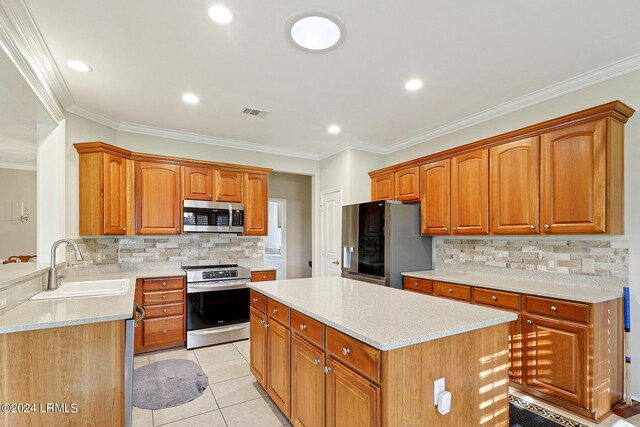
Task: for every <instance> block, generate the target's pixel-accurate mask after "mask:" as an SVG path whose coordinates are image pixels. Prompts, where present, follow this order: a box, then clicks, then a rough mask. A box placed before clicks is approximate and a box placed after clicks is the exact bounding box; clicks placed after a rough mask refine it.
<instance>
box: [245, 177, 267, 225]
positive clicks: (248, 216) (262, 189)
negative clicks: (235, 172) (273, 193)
mask: <svg viewBox="0 0 640 427" xmlns="http://www.w3.org/2000/svg"><path fill="white" fill-rule="evenodd" d="M268 179H269V178H268V175H267V174H262V173H246V174H244V233H243V234H244V235H246V236H266V235H267V233H268V232H269V225H268V220H269V217H268V214H269V211H268V208H269V196H268V186H269V182H268Z"/></svg>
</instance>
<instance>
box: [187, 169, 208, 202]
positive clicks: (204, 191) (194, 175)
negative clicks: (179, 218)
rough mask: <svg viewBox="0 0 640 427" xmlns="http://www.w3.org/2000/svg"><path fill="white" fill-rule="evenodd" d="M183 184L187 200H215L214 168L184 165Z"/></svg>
mask: <svg viewBox="0 0 640 427" xmlns="http://www.w3.org/2000/svg"><path fill="white" fill-rule="evenodd" d="M182 185H183V186H184V190H183V191H184V198H185V199H187V200H213V169H211V168H206V167H198V166H183V167H182Z"/></svg>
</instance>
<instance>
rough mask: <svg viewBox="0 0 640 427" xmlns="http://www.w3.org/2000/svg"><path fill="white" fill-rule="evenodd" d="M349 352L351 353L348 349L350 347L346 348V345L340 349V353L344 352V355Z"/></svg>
mask: <svg viewBox="0 0 640 427" xmlns="http://www.w3.org/2000/svg"><path fill="white" fill-rule="evenodd" d="M349 353H351V350H350V349H348V348H346V347H345V348H343V349H342V354H344V355H345V356H346V355H347V354H349Z"/></svg>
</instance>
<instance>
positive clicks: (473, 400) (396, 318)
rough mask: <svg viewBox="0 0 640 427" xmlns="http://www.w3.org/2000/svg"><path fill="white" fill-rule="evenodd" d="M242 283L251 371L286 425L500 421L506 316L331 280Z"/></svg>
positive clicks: (504, 419)
mask: <svg viewBox="0 0 640 427" xmlns="http://www.w3.org/2000/svg"><path fill="white" fill-rule="evenodd" d="M249 286H250V288H251V297H250V298H251V313H250V317H251V341H250V345H251V351H250V356H251V358H250V364H251V372H252V373H253V375H254V376H255V377H256V379H257V380H258V382H259V383H260V384H261V385H262V386H263V387H264V388H265V390H266V391H267V393H268V394H269V396H270V397H271V398H272V399H273V400H274V402H275V403H276V404H277V405H278V406H279V408H280V409H281V410H282V411H283V412H284V414H285V415H286V416H287V417H288V418H289V419H290V420H291V421H292V423H293V424H294V425H304V426H307V427H312V426H324V425H326V426H337V425H349V426H383V427H396V426H424V425H429V426H451V425H465V426H472V425H483V426H494V425H496V426H498V425H500V426H501V425H504V426H506V425H508V419H509V418H508V416H509V415H508V398H507V397H508V335H509V332H508V328H509V322H511V321H513V320H515V319H516V315H515V314H513V313H509V312H504V311H498V310H494V309H490V308H485V307H479V306H473V305H469V304H462V303H459V302H454V301H443V300H441V299H437V298H434V297H431V296H427V295H417V294H413V293H409V292H403V291H401V290H397V289H391V288H386V287H381V286H375V285H371V284H368V283H364V282H359V281H355V280H350V279H344V278H339V277H320V278H309V279H295V280H282V281H271V282H262V283H252V284H250V285H249ZM440 378H444V379H445V389H446V391H449V392H451V407H450V411H449V412H448V413H445V414H441V413H440V412H439V411H438V407H437V406H436V405H435V404H434V397H435V393H434V381H435V380H437V379H440ZM436 400H437V399H436ZM443 406H444V405H443ZM443 412H446V411H445V410H443Z"/></svg>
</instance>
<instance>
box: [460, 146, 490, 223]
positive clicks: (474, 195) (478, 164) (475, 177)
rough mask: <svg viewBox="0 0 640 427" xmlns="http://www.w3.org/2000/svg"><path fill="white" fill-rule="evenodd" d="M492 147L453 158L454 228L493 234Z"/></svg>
mask: <svg viewBox="0 0 640 427" xmlns="http://www.w3.org/2000/svg"><path fill="white" fill-rule="evenodd" d="M488 216H489V150H478V151H472V152H471V153H467V154H461V155H459V156H456V157H454V158H452V159H451V231H452V232H453V234H489V218H488Z"/></svg>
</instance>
